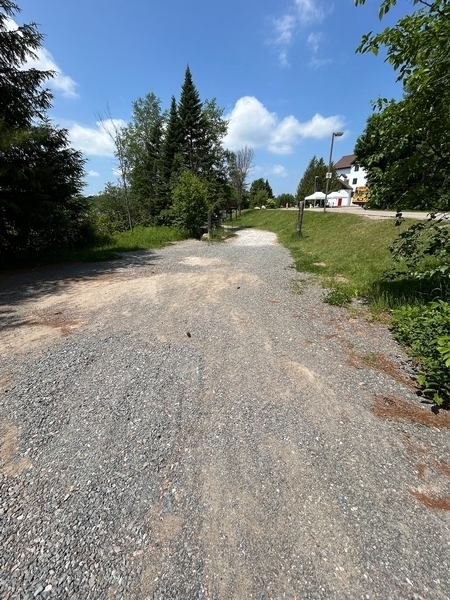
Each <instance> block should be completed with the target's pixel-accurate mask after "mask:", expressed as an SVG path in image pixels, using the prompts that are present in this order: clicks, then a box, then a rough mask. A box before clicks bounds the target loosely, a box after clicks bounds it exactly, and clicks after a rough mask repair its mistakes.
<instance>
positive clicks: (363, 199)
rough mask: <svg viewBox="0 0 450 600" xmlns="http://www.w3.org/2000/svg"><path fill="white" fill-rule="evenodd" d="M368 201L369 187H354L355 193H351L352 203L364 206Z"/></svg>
mask: <svg viewBox="0 0 450 600" xmlns="http://www.w3.org/2000/svg"><path fill="white" fill-rule="evenodd" d="M368 202H369V188H368V187H367V186H366V185H360V186H359V187H357V188H356V190H355V193H354V194H353V198H352V204H356V205H357V206H362V207H364V208H365V207H366V204H367V203H368Z"/></svg>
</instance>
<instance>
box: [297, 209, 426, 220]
mask: <svg viewBox="0 0 450 600" xmlns="http://www.w3.org/2000/svg"><path fill="white" fill-rule="evenodd" d="M308 210H312V211H320V210H322V211H323V207H322V208H311V209H308ZM327 211H329V212H331V213H333V214H352V215H360V216H362V217H366V218H368V219H395V215H396V214H397V211H396V210H364V208H362V207H361V206H337V207H335V208H327ZM429 214H430V213H429V212H424V211H422V212H421V211H402V215H403V217H404V218H405V219H420V220H424V219H427V218H428V215H429Z"/></svg>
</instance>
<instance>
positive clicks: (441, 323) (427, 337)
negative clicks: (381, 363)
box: [392, 300, 450, 408]
mask: <svg viewBox="0 0 450 600" xmlns="http://www.w3.org/2000/svg"><path fill="white" fill-rule="evenodd" d="M392 324H393V330H394V336H395V337H396V339H397V340H398V341H399V342H401V343H402V344H404V345H405V346H406V347H407V348H409V350H410V353H411V355H412V356H413V357H414V358H415V359H417V361H418V362H419V364H420V370H421V373H420V375H419V377H418V382H419V384H420V386H421V387H422V389H423V393H424V394H425V395H426V396H428V397H430V398H432V399H433V401H434V402H435V403H436V404H437V405H438V406H445V407H447V408H448V407H449V404H450V368H449V367H450V302H444V301H443V300H438V301H436V302H432V303H430V304H425V305H422V306H404V307H402V308H400V309H398V310H395V311H393V316H392Z"/></svg>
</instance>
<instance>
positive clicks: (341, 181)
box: [339, 177, 353, 190]
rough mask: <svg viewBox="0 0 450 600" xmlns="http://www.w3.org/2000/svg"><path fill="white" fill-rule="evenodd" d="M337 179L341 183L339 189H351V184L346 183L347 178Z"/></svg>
mask: <svg viewBox="0 0 450 600" xmlns="http://www.w3.org/2000/svg"><path fill="white" fill-rule="evenodd" d="M339 181H340V183H341V190H353V188H352V186H351V185H350V184H349V183H348V179H347V180H345V179H341V178H340V177H339Z"/></svg>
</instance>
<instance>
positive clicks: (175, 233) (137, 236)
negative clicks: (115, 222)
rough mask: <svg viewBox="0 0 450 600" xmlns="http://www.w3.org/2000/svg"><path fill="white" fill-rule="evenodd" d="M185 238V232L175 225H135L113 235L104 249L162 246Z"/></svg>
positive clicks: (115, 250)
mask: <svg viewBox="0 0 450 600" xmlns="http://www.w3.org/2000/svg"><path fill="white" fill-rule="evenodd" d="M186 238H187V232H186V231H185V230H183V229H179V228H176V227H166V226H159V227H141V226H138V227H135V228H134V229H133V231H123V232H122V233H117V234H115V235H114V236H113V238H112V241H111V242H110V244H108V245H107V246H105V248H106V249H108V250H109V251H113V252H123V251H128V250H146V249H149V248H162V247H163V246H166V245H167V244H170V243H172V242H178V241H180V240H184V239H186Z"/></svg>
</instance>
